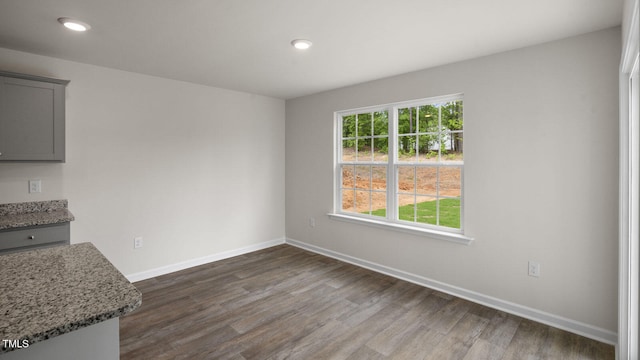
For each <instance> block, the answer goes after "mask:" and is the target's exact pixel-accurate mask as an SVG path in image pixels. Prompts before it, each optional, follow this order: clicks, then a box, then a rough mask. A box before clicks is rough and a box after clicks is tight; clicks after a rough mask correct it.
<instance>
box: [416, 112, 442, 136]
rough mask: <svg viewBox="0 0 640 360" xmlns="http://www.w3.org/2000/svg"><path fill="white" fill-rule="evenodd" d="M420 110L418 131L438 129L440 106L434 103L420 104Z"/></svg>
mask: <svg viewBox="0 0 640 360" xmlns="http://www.w3.org/2000/svg"><path fill="white" fill-rule="evenodd" d="M418 111H419V113H418V131H419V132H421V133H425V132H434V131H438V108H437V107H436V106H434V105H424V106H420V107H419V108H418Z"/></svg>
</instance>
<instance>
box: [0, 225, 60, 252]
mask: <svg viewBox="0 0 640 360" xmlns="http://www.w3.org/2000/svg"><path fill="white" fill-rule="evenodd" d="M69 243H70V224H69V223H68V222H65V223H60V224H54V225H39V226H29V227H22V228H16V229H8V230H2V231H0V255H2V254H8V253H11V252H16V251H23V250H32V249H36V248H45V247H51V246H58V245H69Z"/></svg>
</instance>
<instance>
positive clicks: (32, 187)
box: [29, 180, 42, 194]
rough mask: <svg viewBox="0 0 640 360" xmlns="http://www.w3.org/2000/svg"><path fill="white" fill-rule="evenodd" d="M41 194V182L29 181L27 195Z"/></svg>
mask: <svg viewBox="0 0 640 360" xmlns="http://www.w3.org/2000/svg"><path fill="white" fill-rule="evenodd" d="M41 192H42V181H40V180H29V194H33V193H41Z"/></svg>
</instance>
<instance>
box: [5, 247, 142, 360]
mask: <svg viewBox="0 0 640 360" xmlns="http://www.w3.org/2000/svg"><path fill="white" fill-rule="evenodd" d="M141 303H142V294H141V293H140V291H138V289H136V288H135V286H133V285H132V284H131V283H130V282H129V281H128V280H127V279H126V278H125V277H124V276H123V275H122V274H121V273H120V272H119V271H118V270H117V269H116V268H115V267H114V266H113V265H112V264H111V263H110V262H109V261H108V260H107V259H106V258H105V257H104V256H103V255H102V254H101V253H100V252H99V251H98V249H96V248H95V247H94V246H93V244H91V243H81V244H74V245H66V246H57V247H52V248H46V249H38V250H31V251H24V252H19V253H12V254H6V255H1V256H0V341H1V342H0V359H2V360H5V359H6V360H13V359H42V358H46V359H92V360H93V359H118V358H119V339H118V336H119V334H118V332H119V328H118V317H119V316H122V315H124V314H127V313H129V312H131V311H133V310H135V309H137V308H138V307H139V306H140V305H141Z"/></svg>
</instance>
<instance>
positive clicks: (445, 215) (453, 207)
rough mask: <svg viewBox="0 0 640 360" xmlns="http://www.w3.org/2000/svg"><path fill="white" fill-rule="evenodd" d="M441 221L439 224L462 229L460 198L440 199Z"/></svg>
mask: <svg viewBox="0 0 640 360" xmlns="http://www.w3.org/2000/svg"><path fill="white" fill-rule="evenodd" d="M438 204H439V205H438V206H439V208H440V214H439V215H440V216H439V217H440V219H439V220H440V223H439V224H438V225H440V226H445V227H449V228H454V229H460V199H440V200H438Z"/></svg>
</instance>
